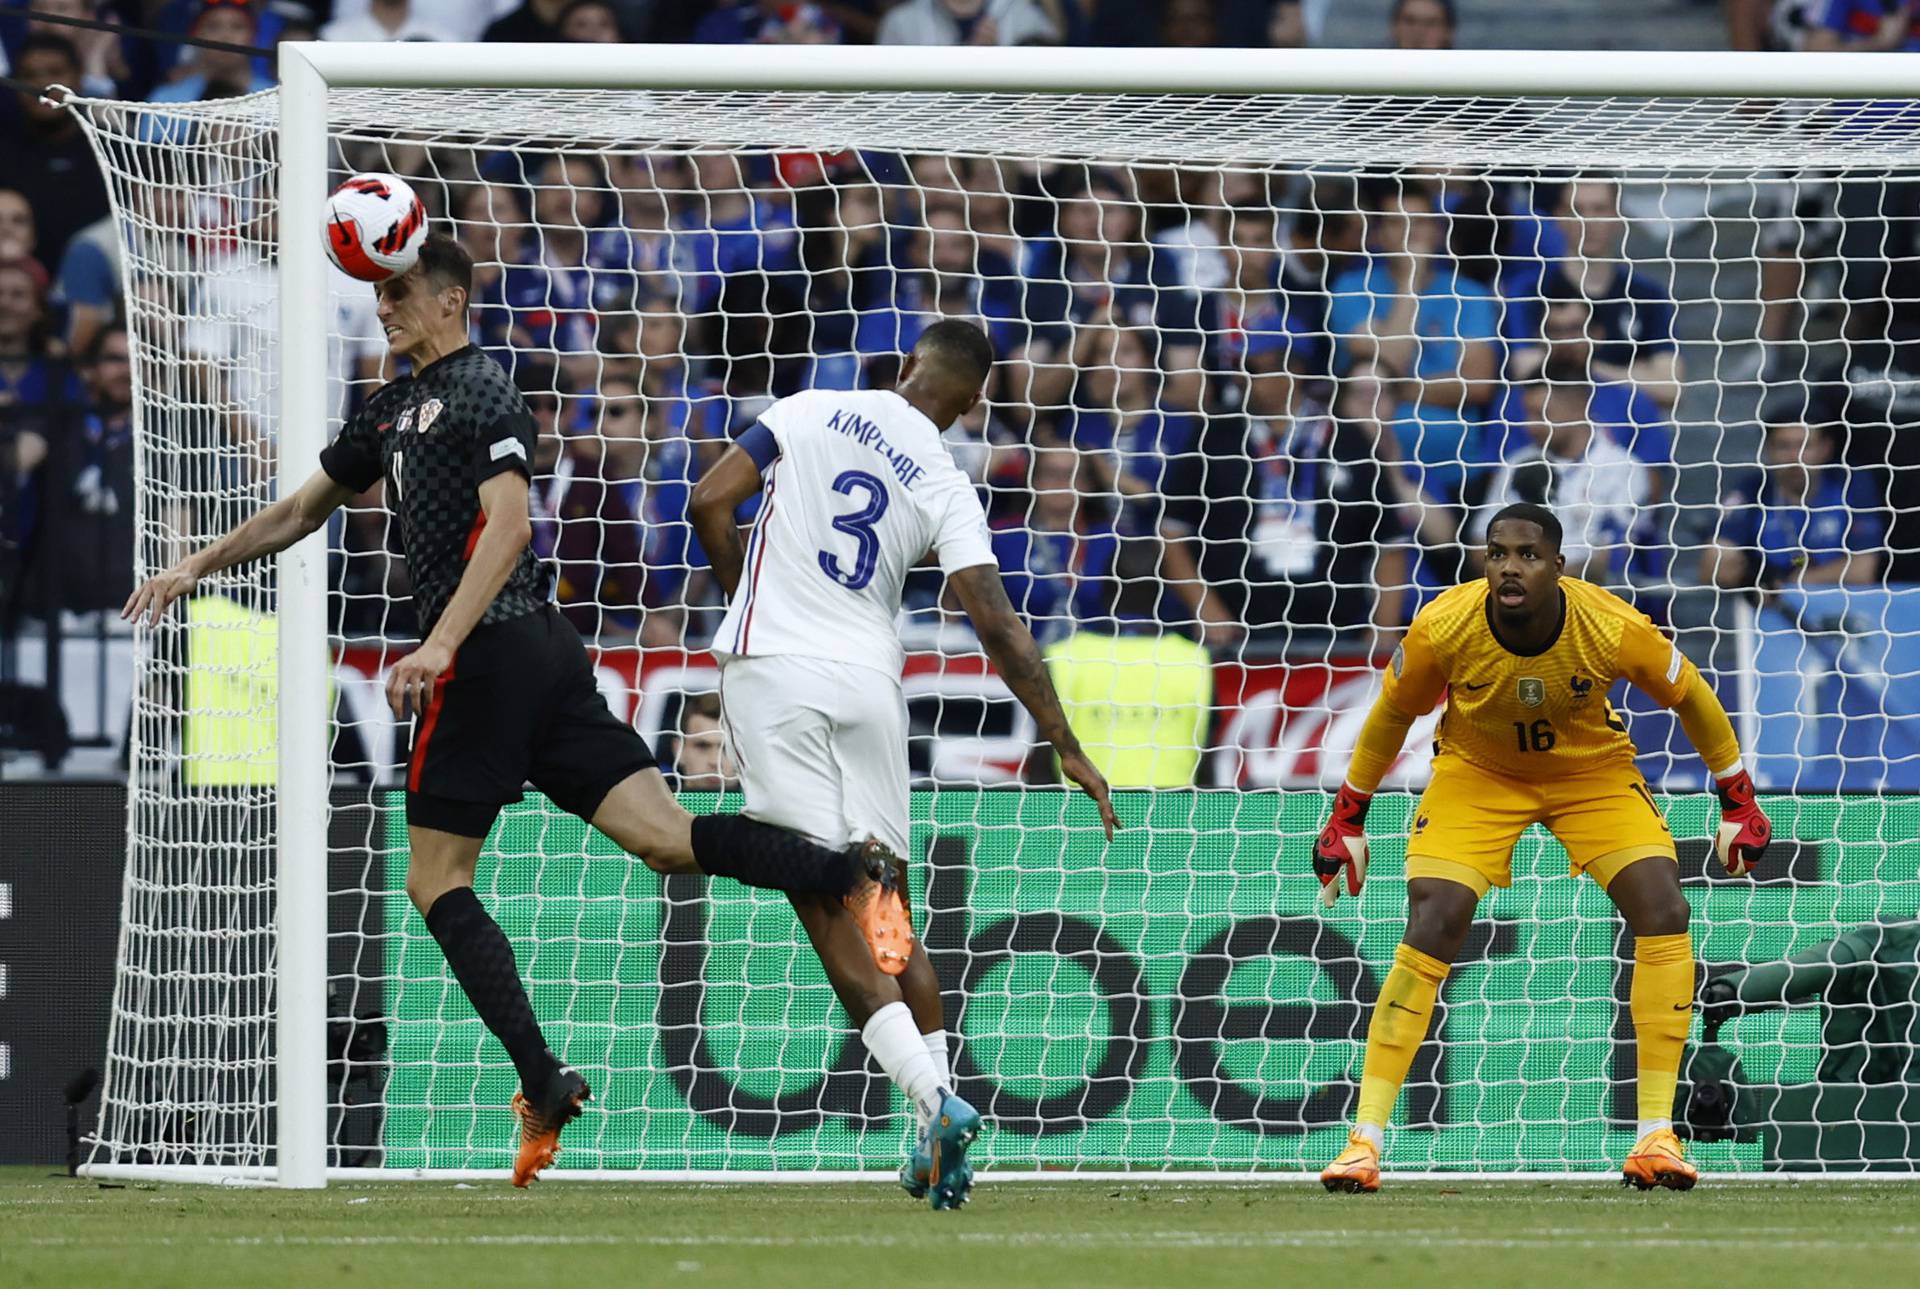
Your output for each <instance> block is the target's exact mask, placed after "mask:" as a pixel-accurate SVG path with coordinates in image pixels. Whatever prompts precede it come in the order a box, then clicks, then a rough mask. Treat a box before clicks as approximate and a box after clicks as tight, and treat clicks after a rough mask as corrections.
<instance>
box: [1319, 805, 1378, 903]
mask: <svg viewBox="0 0 1920 1289" xmlns="http://www.w3.org/2000/svg"><path fill="white" fill-rule="evenodd" d="M1372 801H1373V794H1372V793H1371V792H1361V791H1358V790H1357V789H1355V788H1352V787H1349V786H1348V785H1347V784H1345V783H1342V784H1341V785H1340V791H1339V793H1338V795H1336V796H1335V797H1334V799H1333V813H1332V814H1331V815H1329V816H1327V826H1326V827H1325V828H1322V829H1321V830H1320V839H1319V840H1318V841H1316V842H1314V844H1313V871H1314V873H1315V874H1316V875H1317V876H1318V877H1319V878H1320V902H1321V903H1322V904H1324V905H1326V906H1327V907H1328V908H1332V907H1333V906H1334V904H1336V903H1337V902H1338V901H1339V899H1340V883H1339V878H1340V870H1341V869H1343V868H1344V869H1346V870H1347V894H1349V895H1358V894H1360V885H1361V883H1362V882H1365V881H1366V880H1367V828H1366V822H1367V806H1368V805H1369V804H1370V803H1371V802H1372Z"/></svg>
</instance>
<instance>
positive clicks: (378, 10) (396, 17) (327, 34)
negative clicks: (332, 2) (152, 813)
mask: <svg viewBox="0 0 1920 1289" xmlns="http://www.w3.org/2000/svg"><path fill="white" fill-rule="evenodd" d="M320 39H322V40H368V41H374V40H457V39H459V37H458V36H456V35H455V34H454V33H453V32H451V31H448V30H447V29H446V28H444V27H436V26H435V25H434V24H433V23H432V22H431V21H430V20H428V19H427V18H425V17H422V16H421V15H418V14H416V13H414V12H413V3H412V0H369V2H368V5H367V8H366V11H365V12H364V13H359V14H355V15H352V16H347V17H341V16H336V17H335V18H334V20H333V21H332V22H329V23H328V24H327V25H326V26H324V27H322V28H320Z"/></svg>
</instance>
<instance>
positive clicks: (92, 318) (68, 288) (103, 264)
mask: <svg viewBox="0 0 1920 1289" xmlns="http://www.w3.org/2000/svg"><path fill="white" fill-rule="evenodd" d="M121 290H122V285H121V274H120V235H119V233H118V232H117V231H116V230H115V228H114V226H113V218H112V217H111V216H108V217H106V218H104V219H98V220H95V221H94V222H93V223H91V224H89V225H87V226H86V227H85V228H83V229H81V230H80V231H79V232H78V233H75V234H74V235H73V237H72V238H71V239H69V240H68V242H67V249H66V253H65V254H63V255H62V256H61V257H60V273H59V276H58V277H57V278H56V279H55V281H54V289H53V301H54V303H55V304H56V305H58V306H59V307H61V308H62V309H64V310H66V315H67V331H66V347H67V352H68V353H74V354H83V353H85V352H87V350H89V349H91V348H92V347H93V341H94V337H95V336H97V335H99V333H100V329H101V328H102V327H104V326H106V325H107V323H109V322H111V321H112V320H113V318H114V316H115V315H116V314H117V313H118V312H119V311H120V294H121Z"/></svg>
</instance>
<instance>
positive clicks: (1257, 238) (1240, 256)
mask: <svg viewBox="0 0 1920 1289" xmlns="http://www.w3.org/2000/svg"><path fill="white" fill-rule="evenodd" d="M1232 222H1233V231H1232V234H1231V237H1232V246H1231V247H1230V250H1229V263H1230V264H1231V266H1232V267H1231V273H1232V279H1231V281H1230V282H1229V283H1228V284H1227V286H1226V287H1225V288H1224V289H1223V290H1221V291H1220V292H1219V293H1218V294H1217V295H1216V297H1215V306H1216V307H1215V314H1216V322H1217V326H1216V327H1215V328H1214V329H1213V330H1211V331H1210V332H1209V333H1208V334H1209V338H1210V340H1211V341H1212V352H1211V353H1210V354H1209V357H1208V363H1207V365H1208V367H1209V368H1211V369H1212V370H1214V371H1218V372H1241V371H1244V370H1245V362H1246V358H1247V351H1248V347H1249V346H1250V345H1254V344H1257V343H1259V339H1258V338H1259V337H1262V336H1266V335H1270V334H1291V333H1302V334H1317V333H1319V332H1322V331H1323V330H1324V329H1325V305H1326V295H1325V289H1324V285H1323V284H1322V283H1321V282H1320V281H1319V280H1318V272H1317V270H1318V268H1319V266H1320V265H1322V264H1324V262H1325V261H1324V258H1323V257H1321V256H1320V255H1319V254H1318V252H1317V251H1315V250H1314V249H1312V248H1311V247H1310V246H1309V247H1301V246H1299V244H1298V243H1297V242H1294V243H1293V244H1292V245H1290V246H1289V253H1288V255H1286V256H1285V257H1282V255H1281V253H1280V241H1279V239H1280V233H1279V229H1278V226H1277V223H1276V221H1275V218H1274V213H1273V211H1272V210H1271V209H1270V208H1268V207H1265V206H1251V207H1243V208H1241V209H1238V210H1235V211H1234V212H1233V220H1232ZM1309 240H1310V239H1309ZM1290 271H1291V274H1292V275H1289V276H1287V277H1286V280H1285V285H1284V287H1283V285H1282V279H1283V275H1288V274H1289V272H1290ZM1229 388H1230V389H1232V390H1234V391H1235V392H1236V393H1237V392H1238V389H1239V386H1238V385H1237V384H1233V385H1230V386H1229Z"/></svg>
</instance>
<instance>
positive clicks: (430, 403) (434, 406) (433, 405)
mask: <svg viewBox="0 0 1920 1289" xmlns="http://www.w3.org/2000/svg"><path fill="white" fill-rule="evenodd" d="M444 410H445V405H444V404H442V403H441V402H440V400H439V399H437V398H430V399H428V400H427V401H426V402H424V403H422V404H420V418H419V429H420V432H421V433H422V434H425V433H426V432H427V431H428V430H430V429H432V428H433V423H434V422H435V421H437V420H439V419H440V413H441V412H442V411H444Z"/></svg>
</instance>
